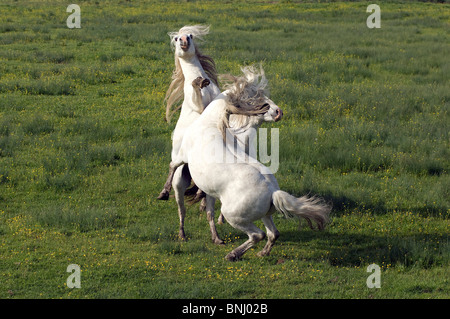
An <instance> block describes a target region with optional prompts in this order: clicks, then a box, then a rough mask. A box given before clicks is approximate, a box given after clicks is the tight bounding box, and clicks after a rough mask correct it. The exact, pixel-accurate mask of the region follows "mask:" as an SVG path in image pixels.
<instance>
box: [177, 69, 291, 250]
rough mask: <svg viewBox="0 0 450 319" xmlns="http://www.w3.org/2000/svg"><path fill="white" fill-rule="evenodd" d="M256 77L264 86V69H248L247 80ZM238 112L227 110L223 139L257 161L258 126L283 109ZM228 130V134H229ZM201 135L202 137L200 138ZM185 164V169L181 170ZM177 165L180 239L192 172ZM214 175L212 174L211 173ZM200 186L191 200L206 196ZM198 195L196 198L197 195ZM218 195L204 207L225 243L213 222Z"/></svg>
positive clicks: (277, 116) (216, 237)
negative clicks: (199, 190)
mask: <svg viewBox="0 0 450 319" xmlns="http://www.w3.org/2000/svg"><path fill="white" fill-rule="evenodd" d="M254 76H256V77H258V78H260V79H261V81H260V86H261V87H263V86H264V87H265V86H266V84H267V80H266V78H265V76H264V71H262V70H261V73H260V74H258V75H255V73H251V72H248V73H247V77H248V78H247V80H248V81H253V82H254V81H255V79H254V78H253V77H254ZM223 78H224V79H225V80H226V79H227V78H230V76H223ZM237 113H238V114H231V113H227V114H226V115H225V116H224V118H223V124H224V126H222V127H221V128H220V132H221V134H222V138H223V139H224V140H226V141H227V143H228V145H226V146H227V147H228V148H229V152H230V153H231V154H233V155H234V156H236V157H238V158H239V160H240V161H247V162H248V161H253V162H257V160H256V158H253V157H252V156H253V155H255V156H256V147H255V145H254V144H253V143H252V140H253V138H254V137H255V136H254V134H255V131H256V128H258V127H259V126H260V125H261V123H262V122H277V121H279V120H281V118H282V117H283V112H282V110H281V109H280V108H279V107H278V106H277V105H275V104H274V103H272V104H269V103H264V106H263V107H262V108H261V109H255V110H254V111H253V112H250V113H251V114H252V116H249V115H246V114H242V113H240V112H237ZM227 133H228V134H227ZM205 134H206V136H208V134H209V133H208V132H205ZM214 135H215V133H214V132H212V134H211V136H214ZM198 138H200V139H201V138H202V137H198ZM181 167H183V168H182V169H180V168H181ZM181 167H179V168H177V169H176V171H175V174H174V179H173V188H174V191H175V199H176V201H177V204H178V215H179V218H180V229H179V237H180V238H181V239H184V240H185V239H186V236H185V233H184V218H185V216H186V207H185V205H184V197H185V196H186V190H187V188H188V186H189V185H190V183H191V175H190V172H189V170H188V169H187V167H188V165H182V166H181ZM211 178H213V176H211ZM197 190H198V187H197V186H196V185H194V187H191V188H190V189H189V190H188V192H187V193H188V194H187V196H188V197H191V198H193V199H191V200H190V202H191V203H193V202H196V201H199V200H200V199H202V198H203V197H201V196H199V194H198V191H197ZM194 196H195V197H194ZM215 201H216V198H214V197H212V196H209V195H206V198H205V208H206V216H207V219H208V222H209V226H210V230H211V235H212V240H213V242H214V243H215V244H219V245H221V244H224V242H223V241H222V240H221V239H220V237H219V235H218V233H217V230H216V227H215V223H214V204H215ZM223 219H224V217H223V215H222V214H220V216H219V223H223Z"/></svg>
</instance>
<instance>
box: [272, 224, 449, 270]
mask: <svg viewBox="0 0 450 319" xmlns="http://www.w3.org/2000/svg"><path fill="white" fill-rule="evenodd" d="M279 241H280V242H285V243H287V242H294V243H296V244H302V245H304V246H305V247H310V249H311V250H312V252H311V255H309V256H308V257H307V258H311V259H321V260H323V259H325V260H328V262H329V263H330V264H331V265H333V266H342V267H361V266H367V265H369V264H372V263H375V264H377V265H379V266H383V265H384V266H385V267H392V266H402V267H418V268H424V269H427V268H430V267H432V266H442V265H445V264H448V263H449V257H450V254H449V245H448V236H446V235H443V234H437V233H436V234H426V235H425V234H418V235H412V236H386V237H384V236H377V235H364V234H345V235H344V234H333V233H330V232H327V231H324V232H318V231H312V230H302V231H285V232H282V233H281V236H280V239H279ZM324 252H325V253H324Z"/></svg>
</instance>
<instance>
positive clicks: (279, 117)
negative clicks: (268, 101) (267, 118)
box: [275, 109, 283, 121]
mask: <svg viewBox="0 0 450 319" xmlns="http://www.w3.org/2000/svg"><path fill="white" fill-rule="evenodd" d="M282 117H283V111H282V110H281V109H277V111H276V116H275V121H279V120H281V118H282Z"/></svg>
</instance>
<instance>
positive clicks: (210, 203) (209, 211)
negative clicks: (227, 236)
mask: <svg viewBox="0 0 450 319" xmlns="http://www.w3.org/2000/svg"><path fill="white" fill-rule="evenodd" d="M215 202H216V199H215V198H214V197H211V196H208V195H206V216H207V218H208V223H209V228H210V230H211V236H212V241H213V243H214V244H216V245H224V242H223V240H222V239H220V237H219V234H218V233H217V229H216V224H215V223H214V203H215Z"/></svg>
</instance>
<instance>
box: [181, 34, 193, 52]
mask: <svg viewBox="0 0 450 319" xmlns="http://www.w3.org/2000/svg"><path fill="white" fill-rule="evenodd" d="M190 45H191V42H190V41H189V38H188V37H181V38H180V48H181V49H182V50H183V51H187V50H189V47H190Z"/></svg>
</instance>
